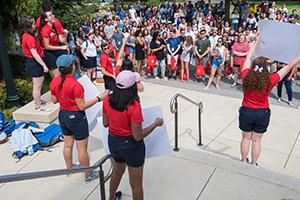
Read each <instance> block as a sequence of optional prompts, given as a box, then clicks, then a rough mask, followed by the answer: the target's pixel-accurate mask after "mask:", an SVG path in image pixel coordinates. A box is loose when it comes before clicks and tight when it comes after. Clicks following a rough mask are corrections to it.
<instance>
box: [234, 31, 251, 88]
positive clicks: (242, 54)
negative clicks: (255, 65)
mask: <svg viewBox="0 0 300 200" xmlns="http://www.w3.org/2000/svg"><path fill="white" fill-rule="evenodd" d="M249 49H250V46H249V44H248V42H247V40H246V35H244V34H241V35H240V36H239V40H238V42H236V43H234V45H233V46H232V54H233V71H234V82H233V84H232V85H231V87H235V86H236V84H237V80H238V76H239V73H240V70H241V68H242V67H243V65H244V62H245V59H246V56H247V54H248V51H249Z"/></svg>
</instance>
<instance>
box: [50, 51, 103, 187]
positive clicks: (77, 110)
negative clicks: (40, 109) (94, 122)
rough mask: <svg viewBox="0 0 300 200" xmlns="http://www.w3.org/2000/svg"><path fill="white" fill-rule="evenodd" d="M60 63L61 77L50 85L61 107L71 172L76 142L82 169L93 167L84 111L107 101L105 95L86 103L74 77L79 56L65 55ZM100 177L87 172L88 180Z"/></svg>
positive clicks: (60, 117)
mask: <svg viewBox="0 0 300 200" xmlns="http://www.w3.org/2000/svg"><path fill="white" fill-rule="evenodd" d="M56 64H57V66H58V68H59V70H60V75H59V76H57V77H55V78H54V79H53V80H52V81H51V83H50V91H51V99H52V102H53V103H59V104H60V110H59V115H58V119H59V124H60V126H61V129H62V132H63V134H64V151H63V154H64V159H65V163H66V166H67V168H68V169H70V168H72V167H73V162H72V157H73V156H72V152H73V145H74V140H75V142H76V147H77V150H78V160H79V163H80V166H86V167H88V166H90V159H89V155H88V152H87V146H88V137H89V129H88V122H87V118H86V115H85V112H84V110H85V109H87V108H89V107H91V106H93V105H95V104H96V103H98V102H100V101H102V100H104V97H105V94H101V95H98V96H96V97H95V98H93V99H91V100H89V101H85V100H84V89H83V87H82V85H81V84H80V83H79V82H78V81H77V80H76V79H75V78H74V77H73V75H72V73H73V72H74V66H75V57H74V56H73V55H61V56H59V57H58V58H57V61H56ZM97 177H99V172H97V171H86V172H85V180H86V181H91V180H94V179H95V178H97Z"/></svg>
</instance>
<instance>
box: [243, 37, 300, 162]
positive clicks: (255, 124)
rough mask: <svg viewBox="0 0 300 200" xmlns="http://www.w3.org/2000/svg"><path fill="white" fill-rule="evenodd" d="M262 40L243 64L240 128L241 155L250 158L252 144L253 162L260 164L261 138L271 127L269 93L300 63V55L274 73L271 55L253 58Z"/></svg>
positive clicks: (246, 160)
mask: <svg viewBox="0 0 300 200" xmlns="http://www.w3.org/2000/svg"><path fill="white" fill-rule="evenodd" d="M257 43H258V40H257V41H256V42H255V44H254V45H253V47H252V48H251V49H250V51H249V53H248V55H247V57H246V60H245V63H244V65H243V68H242V79H243V91H244V98H243V103H242V107H241V108H240V110H239V128H240V129H241V130H242V132H243V137H242V140H241V157H242V159H241V160H242V161H243V162H249V160H248V158H247V157H248V154H249V149H250V143H252V144H251V158H252V160H251V164H253V165H258V164H257V160H258V158H259V155H260V152H261V138H262V136H263V133H265V132H266V131H267V128H268V125H269V121H270V115H271V111H270V109H269V101H268V96H269V94H270V93H271V90H272V88H273V87H274V86H275V85H276V84H277V83H278V82H279V81H280V80H282V79H283V77H285V76H286V74H287V73H289V71H291V69H292V68H293V67H294V66H296V65H297V64H298V63H300V56H298V57H296V58H295V59H294V60H293V61H292V62H291V63H289V64H288V65H286V66H285V67H283V68H282V69H280V70H279V71H278V72H276V73H274V74H270V73H269V71H268V67H267V65H268V59H267V58H264V57H257V58H255V59H254V60H253V61H252V62H251V58H252V56H253V53H254V51H255V49H256V46H257Z"/></svg>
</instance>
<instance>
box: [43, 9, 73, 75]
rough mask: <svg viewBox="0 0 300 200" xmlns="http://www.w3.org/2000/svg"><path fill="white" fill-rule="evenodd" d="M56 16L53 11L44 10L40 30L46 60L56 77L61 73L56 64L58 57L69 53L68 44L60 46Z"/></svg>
mask: <svg viewBox="0 0 300 200" xmlns="http://www.w3.org/2000/svg"><path fill="white" fill-rule="evenodd" d="M54 23H55V17H54V15H53V14H52V12H50V11H47V12H44V13H43V14H42V16H41V24H40V28H39V31H38V38H39V39H40V41H41V42H42V46H43V48H44V52H45V62H46V64H47V66H48V67H49V68H50V70H51V71H50V75H51V77H52V78H55V77H57V76H58V75H59V70H58V68H57V66H56V59H57V58H58V57H59V56H60V55H62V54H68V53H69V47H68V45H62V46H59V43H60V40H59V38H58V35H57V31H56V30H55V27H54Z"/></svg>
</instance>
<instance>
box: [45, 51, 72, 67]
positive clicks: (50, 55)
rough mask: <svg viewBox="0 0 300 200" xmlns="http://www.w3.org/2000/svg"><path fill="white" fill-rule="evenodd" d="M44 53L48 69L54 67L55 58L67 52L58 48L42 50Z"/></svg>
mask: <svg viewBox="0 0 300 200" xmlns="http://www.w3.org/2000/svg"><path fill="white" fill-rule="evenodd" d="M44 53H45V63H46V65H47V67H48V68H49V69H50V70H53V69H56V68H57V66H56V59H57V58H58V57H59V56H61V55H63V54H68V52H67V51H66V50H58V51H48V50H47V51H44Z"/></svg>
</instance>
